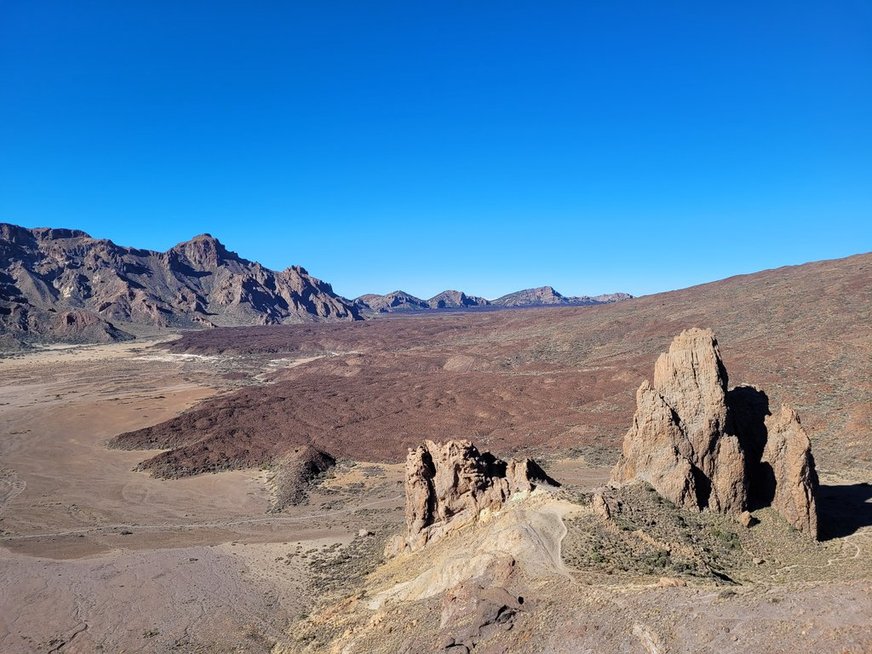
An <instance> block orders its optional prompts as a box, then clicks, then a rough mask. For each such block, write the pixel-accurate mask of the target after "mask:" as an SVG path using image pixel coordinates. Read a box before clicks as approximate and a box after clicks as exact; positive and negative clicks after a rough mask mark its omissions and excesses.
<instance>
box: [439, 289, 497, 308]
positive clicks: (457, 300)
mask: <svg viewBox="0 0 872 654" xmlns="http://www.w3.org/2000/svg"><path fill="white" fill-rule="evenodd" d="M427 304H428V305H430V308H431V309H467V308H469V307H486V306H489V305H490V300H486V299H484V298H483V297H478V296H476V295H467V294H466V293H464V292H463V291H451V290H449V291H442V292H441V293H439V294H438V295H434V296H433V297H431V298H430V299H429V300H427Z"/></svg>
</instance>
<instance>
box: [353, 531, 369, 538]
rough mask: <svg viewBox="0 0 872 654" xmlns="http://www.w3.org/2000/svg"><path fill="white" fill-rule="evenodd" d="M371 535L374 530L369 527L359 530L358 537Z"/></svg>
mask: <svg viewBox="0 0 872 654" xmlns="http://www.w3.org/2000/svg"><path fill="white" fill-rule="evenodd" d="M370 536H372V532H371V531H370V530H369V529H361V530H360V531H358V532H357V537H358V538H369V537H370Z"/></svg>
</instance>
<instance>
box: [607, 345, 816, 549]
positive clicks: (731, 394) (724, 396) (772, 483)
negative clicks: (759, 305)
mask: <svg viewBox="0 0 872 654" xmlns="http://www.w3.org/2000/svg"><path fill="white" fill-rule="evenodd" d="M768 413H769V411H768V400H766V396H765V394H764V393H763V392H762V391H760V390H759V389H756V388H754V387H748V386H741V387H737V388H735V389H732V390H729V389H728V376H727V371H726V369H725V368H724V365H723V361H722V360H721V355H720V351H719V349H718V343H717V339H716V338H715V336H714V334H713V333H712V332H711V330H707V329H689V330H686V331H684V332H682V333H681V334H679V335H678V336H676V337H675V339H674V340H673V342H672V344H671V345H670V347H669V351H668V352H665V353H664V354H662V355H660V357H659V358H658V359H657V363H656V364H655V367H654V382H653V384H650V383H649V382H647V381H645V382H643V383H642V385H641V386H640V387H639V390H638V391H637V393H636V413H635V415H634V417H633V426H632V427H631V428H630V430H629V431H628V432H627V434H626V436H625V438H624V443H623V450H622V454H621V458H620V460H619V461H618V463H617V465H616V466H615V469H614V470H613V472H612V482H613V483H615V484H626V483H629V482H632V481H635V480H642V481H646V482H648V483H649V484H651V485H652V486H653V487H654V488H655V489H656V490H657V492H658V493H660V494H661V495H662V496H664V497H666V498H667V499H669V500H671V501H672V502H674V503H675V504H677V505H679V506H681V507H684V508H689V509H696V510H702V509H706V508H707V509H711V510H714V511H720V512H723V513H734V514H740V513H741V512H743V511H745V510H746V509H748V508H749V507H752V508H753V507H756V506H763V505H770V504H771V506H773V507H774V508H775V509H776V510H778V511H779V512H780V513H781V514H782V515H783V516H784V517H785V518H786V519H787V520H788V521H789V522H790V523H791V524H792V525H793V526H794V527H796V528H797V529H800V530H802V531H804V532H807V533H808V534H809V535H811V536H812V537H813V538H817V515H816V507H815V498H814V495H815V492H816V490H817V475H816V474H815V471H814V458H813V457H812V454H811V443H810V441H809V439H808V436H807V435H806V434H805V432H804V431H803V429H802V426H801V425H800V423H799V419H798V418H797V416H796V414H795V412H793V411H792V410H791V409H789V408H782V410H781V413H780V414H779V415H778V416H777V417H768Z"/></svg>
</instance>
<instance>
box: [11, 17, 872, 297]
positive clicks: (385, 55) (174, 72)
mask: <svg viewBox="0 0 872 654" xmlns="http://www.w3.org/2000/svg"><path fill="white" fill-rule="evenodd" d="M0 220H2V221H7V222H13V223H18V224H23V225H26V226H30V227H34V226H66V227H76V228H80V229H84V230H86V231H88V232H89V233H91V234H92V235H94V236H98V237H105V238H111V239H112V240H114V241H115V242H117V243H120V244H124V245H135V246H139V247H148V248H153V249H160V250H163V249H166V248H168V247H170V246H172V245H173V244H174V243H176V242H179V241H182V240H185V239H187V238H190V237H191V236H193V235H195V234H198V233H202V232H210V233H212V234H214V235H215V236H217V237H219V238H220V239H221V240H222V241H223V242H224V243H225V244H226V245H227V246H228V247H230V248H231V249H234V250H236V251H238V252H239V253H240V254H242V255H243V256H245V257H247V258H250V259H255V260H259V261H261V262H262V263H264V264H266V265H268V266H270V267H272V268H277V269H280V268H284V267H285V266H287V265H290V264H300V265H303V266H305V267H306V268H308V269H309V270H310V271H311V272H312V273H313V274H315V275H317V276H319V277H321V278H323V279H326V280H327V281H330V282H331V283H333V285H334V288H335V289H336V290H337V291H338V292H340V293H342V294H344V295H347V296H356V295H358V294H361V293H364V292H387V291H390V290H394V289H396V288H402V289H404V290H407V291H409V292H411V293H414V294H417V295H420V296H424V297H428V296H430V295H433V294H435V293H436V292H438V291H440V290H442V289H444V288H460V289H463V290H466V291H468V292H472V293H475V294H479V295H485V296H488V297H495V296H497V295H500V294H503V293H506V292H509V291H512V290H516V289H519V288H523V287H530V286H538V285H543V284H551V285H553V286H555V287H556V288H557V289H558V290H560V291H561V292H564V293H567V294H583V293H591V294H592V293H599V292H607V291H616V290H623V291H629V292H632V293H636V294H642V293H650V292H655V291H660V290H667V289H672V288H679V287H683V286H687V285H691V284H695V283H699V282H703V281H709V280H714V279H718V278H722V277H725V276H729V275H732V274H736V273H741V272H750V271H754V270H759V269H763V268H769V267H775V266H780V265H785V264H793V263H802V262H805V261H810V260H815V259H822V258H831V257H840V256H845V255H849V254H852V253H858V252H863V251H869V250H872V5H870V3H869V2H866V1H865V0H856V1H851V2H837V1H836V2H814V3H806V2H774V3H773V2H754V3H750V2H748V3H705V2H698V1H696V2H657V3H654V2H566V3H562V2H548V3H543V2H507V1H501V2H474V3H473V2H451V1H447V2H438V3H436V2H408V1H405V2H331V1H329V0H326V1H322V0H319V1H317V2H314V1H313V2H274V3H271V2H245V3H243V2H203V3H197V2H169V1H166V2H164V1H155V0H150V1H148V2H132V1H131V2H88V1H86V0H82V1H80V2H75V3H73V2H66V1H64V2H51V1H46V2H31V1H27V0H25V1H20V2H16V1H8V0H0Z"/></svg>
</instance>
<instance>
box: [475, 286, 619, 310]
mask: <svg viewBox="0 0 872 654" xmlns="http://www.w3.org/2000/svg"><path fill="white" fill-rule="evenodd" d="M632 297H633V296H632V295H629V294H628V293H605V294H603V295H593V296H591V295H575V296H567V295H563V294H561V293H559V292H557V291H556V290H554V288H553V287H551V286H540V287H538V288H526V289H524V290H522V291H515V292H514V293H509V294H508V295H503V296H502V297H499V298H497V299H496V300H493V301H492V302H491V304H493V305H496V306H501V307H532V306H543V305H544V306H547V305H574V306H586V305H591V304H611V303H613V302H621V301H623V300H629V299H631V298H632Z"/></svg>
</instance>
